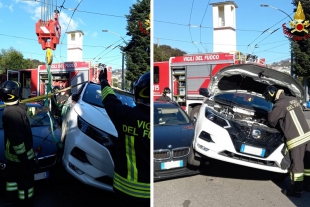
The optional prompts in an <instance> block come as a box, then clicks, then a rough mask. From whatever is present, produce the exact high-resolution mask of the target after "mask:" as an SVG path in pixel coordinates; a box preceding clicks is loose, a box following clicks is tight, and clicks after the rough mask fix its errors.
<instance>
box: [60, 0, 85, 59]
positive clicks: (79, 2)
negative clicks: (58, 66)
mask: <svg viewBox="0 0 310 207" xmlns="http://www.w3.org/2000/svg"><path fill="white" fill-rule="evenodd" d="M82 1H83V0H80V2H79V3H78V5H77V6H76V7H75V9H74V11H73V13H72V15H71V17H70V20H69V23H68V25H67V29H66V31H65V34H66V33H67V31H68V28H69V26H70V23H71V20H72V17H73V15H74V13H75V11H76V9H77V8H78V7H79V6H80V4H81V3H82ZM63 40H64V37H63V38H62V41H61V43H60V51H59V52H60V58H61V45H62V42H63Z"/></svg>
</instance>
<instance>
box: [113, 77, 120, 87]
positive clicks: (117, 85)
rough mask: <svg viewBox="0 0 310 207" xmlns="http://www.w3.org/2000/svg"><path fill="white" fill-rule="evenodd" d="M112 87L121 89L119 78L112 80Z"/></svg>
mask: <svg viewBox="0 0 310 207" xmlns="http://www.w3.org/2000/svg"><path fill="white" fill-rule="evenodd" d="M112 86H113V87H119V84H118V79H117V78H113V79H112Z"/></svg>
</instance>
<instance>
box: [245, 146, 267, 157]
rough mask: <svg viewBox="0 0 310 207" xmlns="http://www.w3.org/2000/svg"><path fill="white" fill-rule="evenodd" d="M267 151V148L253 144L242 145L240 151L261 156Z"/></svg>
mask: <svg viewBox="0 0 310 207" xmlns="http://www.w3.org/2000/svg"><path fill="white" fill-rule="evenodd" d="M265 151H266V150H265V149H263V148H258V147H252V146H249V145H245V144H243V145H241V149H240V152H243V153H248V154H252V155H257V156H261V157H264V155H265Z"/></svg>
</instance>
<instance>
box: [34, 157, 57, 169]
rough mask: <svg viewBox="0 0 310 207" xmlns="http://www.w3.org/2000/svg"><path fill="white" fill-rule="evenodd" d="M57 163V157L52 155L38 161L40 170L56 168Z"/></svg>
mask: <svg viewBox="0 0 310 207" xmlns="http://www.w3.org/2000/svg"><path fill="white" fill-rule="evenodd" d="M56 162H57V155H56V154H55V155H50V156H45V157H40V158H39V159H38V168H39V169H44V168H47V167H51V166H54V165H55V164H56Z"/></svg>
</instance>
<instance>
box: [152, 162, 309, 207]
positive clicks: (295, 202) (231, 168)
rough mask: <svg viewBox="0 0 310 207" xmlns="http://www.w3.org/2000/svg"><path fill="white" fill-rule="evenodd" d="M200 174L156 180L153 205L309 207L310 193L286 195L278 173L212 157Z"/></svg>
mask: <svg viewBox="0 0 310 207" xmlns="http://www.w3.org/2000/svg"><path fill="white" fill-rule="evenodd" d="M209 163H210V164H209V165H207V166H206V167H205V171H204V172H202V173H201V174H198V175H195V176H190V177H183V178H177V179H170V180H165V181H159V182H155V183H154V187H153V188H154V189H153V190H154V207H162V206H169V207H204V206H208V207H266V206H268V207H269V206H273V207H284V206H285V207H293V206H298V207H309V206H310V193H308V192H304V193H303V195H302V198H300V199H297V198H291V199H290V198H287V197H286V196H284V195H283V194H282V193H281V189H282V188H284V187H287V186H289V177H287V178H286V179H285V180H284V181H276V180H271V179H273V178H275V177H276V175H275V174H273V173H270V172H267V171H261V170H257V169H254V168H247V167H243V166H239V165H234V164H230V163H226V162H221V161H217V160H209Z"/></svg>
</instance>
